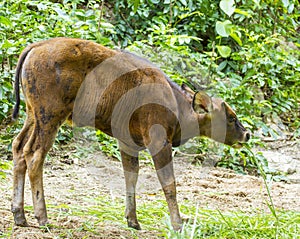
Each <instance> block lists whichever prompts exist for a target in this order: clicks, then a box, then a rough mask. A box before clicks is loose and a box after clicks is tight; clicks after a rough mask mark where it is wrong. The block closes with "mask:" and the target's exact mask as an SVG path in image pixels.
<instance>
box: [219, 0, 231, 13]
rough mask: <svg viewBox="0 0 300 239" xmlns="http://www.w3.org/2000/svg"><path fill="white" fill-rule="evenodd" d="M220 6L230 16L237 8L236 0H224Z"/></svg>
mask: <svg viewBox="0 0 300 239" xmlns="http://www.w3.org/2000/svg"><path fill="white" fill-rule="evenodd" d="M220 8H221V9H222V11H223V12H225V13H226V15H227V16H228V17H230V16H231V15H232V14H233V13H234V10H235V6H234V0H222V1H221V2H220Z"/></svg>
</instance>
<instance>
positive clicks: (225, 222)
mask: <svg viewBox="0 0 300 239" xmlns="http://www.w3.org/2000/svg"><path fill="white" fill-rule="evenodd" d="M278 217H279V219H278V221H275V220H274V218H273V216H272V215H270V214H265V213H257V212H255V213H254V214H249V213H243V212H227V213H222V212H221V211H212V210H207V211H205V210H200V209H198V208H197V209H196V214H195V218H194V219H193V220H192V221H190V222H189V223H187V224H185V226H184V228H183V229H182V231H181V232H174V231H172V230H169V231H167V232H166V238H178V239H180V238H191V239H192V238H211V239H215V238H297V235H298V233H299V226H298V225H297V222H298V223H299V213H296V212H280V213H279V215H278Z"/></svg>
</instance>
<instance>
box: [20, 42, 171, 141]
mask: <svg viewBox="0 0 300 239" xmlns="http://www.w3.org/2000/svg"><path fill="white" fill-rule="evenodd" d="M23 54H26V57H24V59H23V61H20V62H19V64H21V66H22V65H23V67H19V68H20V73H21V78H22V86H23V92H24V95H25V98H26V104H27V107H28V108H31V109H32V111H34V112H32V113H34V114H35V115H38V117H39V118H40V119H42V122H43V123H44V124H47V123H48V122H53V121H55V119H56V118H57V120H59V121H63V120H65V119H66V118H67V117H68V115H70V113H72V114H73V120H74V122H75V123H76V124H77V125H79V126H86V125H88V126H94V127H96V128H98V129H101V130H102V131H104V132H105V133H107V134H109V135H113V136H115V137H117V138H118V136H119V138H122V139H123V138H124V137H123V136H124V134H126V135H127V134H128V132H121V133H120V132H119V131H120V130H124V127H127V128H128V127H129V126H128V125H125V126H124V123H128V124H129V125H131V127H130V129H129V131H131V133H130V134H134V135H135V138H136V139H137V141H142V140H143V139H142V135H145V134H146V133H148V131H149V127H150V126H152V125H153V124H155V123H159V124H161V125H164V126H165V127H173V124H174V119H175V118H176V117H175V118H174V117H173V116H170V117H169V115H170V112H171V115H172V114H174V115H176V113H177V111H176V110H177V109H176V107H177V105H176V99H175V98H174V95H173V92H172V89H171V87H170V85H169V82H168V81H167V79H166V77H165V75H164V74H163V73H162V72H161V70H159V69H158V68H157V67H155V66H154V65H153V64H151V63H150V62H148V61H147V60H145V59H143V58H140V57H137V56H135V55H133V54H131V53H126V52H121V51H114V50H111V49H109V48H105V47H103V46H101V45H99V44H96V43H93V42H90V41H86V40H80V39H69V38H55V39H51V40H46V41H43V42H39V43H36V44H32V45H30V46H29V47H27V48H26V49H25V50H24V53H23ZM20 59H22V56H21V57H20ZM21 68H22V69H21ZM17 74H18V72H17ZM154 105H156V107H154ZM157 105H161V106H158V107H157ZM124 109H125V110H124ZM27 113H29V114H30V113H31V112H30V111H29V112H27ZM158 119H159V120H158ZM126 120H128V122H127V121H126ZM158 121H159V122H158ZM164 121H165V122H164ZM143 124H144V125H143ZM168 125H170V126H168ZM112 126H113V127H112ZM170 134H172V133H170ZM125 140H126V139H125ZM140 144H143V142H140Z"/></svg>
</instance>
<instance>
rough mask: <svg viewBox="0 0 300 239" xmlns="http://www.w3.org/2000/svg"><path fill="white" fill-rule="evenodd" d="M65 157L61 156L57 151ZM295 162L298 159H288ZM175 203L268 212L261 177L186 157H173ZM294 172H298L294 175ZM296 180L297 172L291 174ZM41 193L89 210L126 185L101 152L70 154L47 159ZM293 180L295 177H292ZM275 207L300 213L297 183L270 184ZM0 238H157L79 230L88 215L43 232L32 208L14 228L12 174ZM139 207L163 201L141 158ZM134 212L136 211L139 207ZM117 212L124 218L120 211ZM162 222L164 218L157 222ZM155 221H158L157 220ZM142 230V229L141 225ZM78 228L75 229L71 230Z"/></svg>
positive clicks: (106, 226)
mask: <svg viewBox="0 0 300 239" xmlns="http://www.w3.org/2000/svg"><path fill="white" fill-rule="evenodd" d="M63 153H66V152H62V154H63ZM293 156H294V158H295V159H296V160H298V163H299V162H300V159H299V156H297V155H296V154H294V155H293ZM174 165H175V172H176V178H177V185H178V186H177V190H178V202H179V204H185V203H189V204H193V205H196V206H198V207H200V208H207V209H219V210H221V211H243V212H256V211H259V212H269V209H268V206H267V203H266V202H267V201H268V195H267V191H266V188H265V185H264V182H263V180H262V178H258V177H255V176H249V175H240V174H236V173H235V172H233V171H231V170H227V169H222V168H214V167H200V166H195V165H192V164H191V159H189V158H188V157H175V159H174ZM296 173H299V172H296ZM296 176H297V174H296ZM44 177H45V179H44V185H45V192H46V200H47V204H50V205H60V204H65V205H78V206H80V207H85V206H92V204H93V202H92V201H91V200H86V198H94V197H95V198H96V197H100V196H103V195H104V196H107V197H109V198H111V200H115V199H120V198H121V199H122V200H123V199H124V196H125V190H124V188H125V186H124V177H123V171H122V166H121V163H120V162H118V161H114V160H112V159H111V158H108V157H106V156H104V155H103V154H102V153H101V152H98V153H93V154H91V155H90V156H89V157H88V158H85V159H82V160H81V161H78V160H73V159H71V158H70V157H69V156H66V157H63V156H62V155H60V158H57V157H52V158H51V159H50V161H49V160H48V162H47V163H46V165H45V176H44ZM294 177H295V175H294ZM270 189H271V194H272V198H273V202H274V205H275V207H276V208H277V209H282V210H293V211H300V204H299V198H300V184H299V183H297V180H296V181H295V180H293V181H292V182H290V183H287V182H272V185H270ZM0 191H1V194H0V238H1V237H5V236H4V235H6V234H7V233H8V232H11V231H12V235H11V236H10V237H11V238H23V239H24V238H133V235H135V236H137V237H138V238H159V237H161V232H160V230H159V226H162V225H159V226H157V230H151V231H149V230H142V231H139V232H133V231H132V230H129V229H128V228H127V225H126V221H125V219H124V220H123V221H122V220H121V221H120V222H118V223H116V222H111V221H104V222H98V224H97V226H96V228H97V229H96V230H93V231H89V230H87V229H86V228H83V229H82V230H78V228H79V227H81V226H82V224H83V223H84V222H86V221H89V220H91V219H90V218H89V215H78V216H77V215H74V216H69V217H64V216H61V217H56V218H53V216H51V213H52V212H51V207H50V209H48V214H49V217H50V220H51V222H52V224H53V225H54V226H53V228H51V229H50V230H46V229H45V230H42V229H40V228H39V227H38V225H37V223H36V220H35V219H34V217H33V211H32V208H31V207H30V208H28V207H27V208H26V216H27V219H28V221H29V223H30V225H31V227H28V228H22V227H17V226H14V224H13V217H12V214H11V212H10V203H11V191H12V174H11V173H8V177H7V179H5V180H2V181H1V183H0ZM137 193H138V198H137V201H138V206H139V205H141V204H142V202H151V203H153V204H155V203H156V201H157V200H164V196H163V194H162V190H161V187H160V185H159V182H158V180H157V177H156V173H155V170H154V169H153V167H152V165H151V163H150V161H148V160H142V161H141V169H140V176H139V181H138V186H137ZM25 205H32V202H31V194H30V186H29V183H28V180H27V185H26V189H25ZM138 210H139V209H138ZM120 214H122V215H123V214H124V212H123V211H120ZM162 221H163V219H162ZM158 223H159V222H158ZM142 226H143V225H142ZM76 229H77V230H76Z"/></svg>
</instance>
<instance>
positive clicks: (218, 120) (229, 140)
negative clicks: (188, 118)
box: [182, 85, 250, 147]
mask: <svg viewBox="0 0 300 239" xmlns="http://www.w3.org/2000/svg"><path fill="white" fill-rule="evenodd" d="M182 88H183V90H185V91H186V92H187V93H188V94H189V95H191V97H192V105H193V109H194V111H195V112H196V113H197V115H198V119H199V129H200V134H201V135H204V136H207V137H209V138H212V139H213V140H216V141H218V142H221V143H224V144H227V145H232V146H235V147H240V146H241V143H243V142H247V141H248V140H249V139H250V133H249V132H248V131H247V130H246V129H245V128H244V126H243V125H242V124H241V122H240V121H239V120H238V118H237V115H236V113H235V112H234V111H233V109H232V108H231V107H230V106H229V105H228V104H227V103H226V102H225V101H223V100H222V99H220V98H214V97H210V96H208V95H207V94H206V93H205V92H203V91H199V92H196V93H195V92H194V91H192V90H191V89H190V88H188V87H187V86H185V85H183V86H182Z"/></svg>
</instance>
